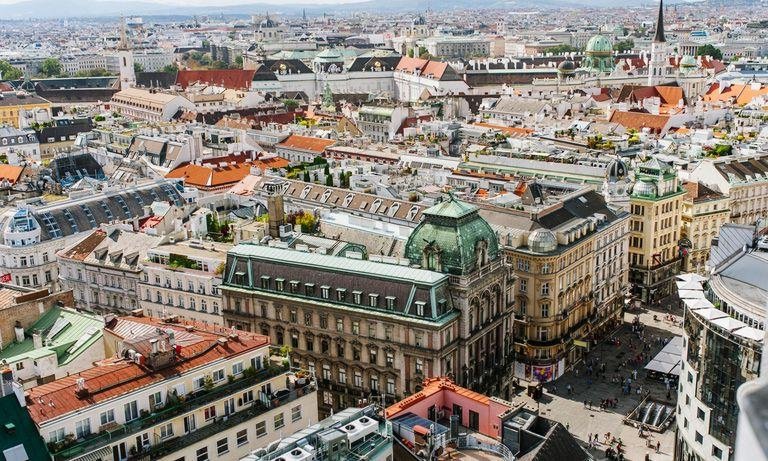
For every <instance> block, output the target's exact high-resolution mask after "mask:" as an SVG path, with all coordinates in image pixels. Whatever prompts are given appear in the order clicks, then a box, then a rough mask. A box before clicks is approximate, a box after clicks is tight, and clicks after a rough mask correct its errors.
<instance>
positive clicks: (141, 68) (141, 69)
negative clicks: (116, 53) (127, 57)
mask: <svg viewBox="0 0 768 461" xmlns="http://www.w3.org/2000/svg"><path fill="white" fill-rule="evenodd" d="M133 71H134V72H136V73H137V74H138V73H139V72H144V66H142V65H141V64H139V63H138V62H134V63H133Z"/></svg>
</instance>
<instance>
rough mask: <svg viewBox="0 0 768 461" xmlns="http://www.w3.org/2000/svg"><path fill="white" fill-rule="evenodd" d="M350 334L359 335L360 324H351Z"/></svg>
mask: <svg viewBox="0 0 768 461" xmlns="http://www.w3.org/2000/svg"><path fill="white" fill-rule="evenodd" d="M352 334H354V335H359V334H360V322H357V321H355V322H352Z"/></svg>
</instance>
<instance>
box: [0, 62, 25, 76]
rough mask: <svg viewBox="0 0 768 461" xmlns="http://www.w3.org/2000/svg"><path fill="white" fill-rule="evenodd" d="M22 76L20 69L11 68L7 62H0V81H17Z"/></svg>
mask: <svg viewBox="0 0 768 461" xmlns="http://www.w3.org/2000/svg"><path fill="white" fill-rule="evenodd" d="M23 76H24V72H22V71H21V69H17V68H16V67H13V66H12V65H11V63H9V62H8V61H0V80H18V79H20V78H21V77H23Z"/></svg>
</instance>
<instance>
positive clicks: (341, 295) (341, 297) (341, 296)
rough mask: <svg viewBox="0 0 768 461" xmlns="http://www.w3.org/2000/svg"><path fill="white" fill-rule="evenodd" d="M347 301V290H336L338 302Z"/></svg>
mask: <svg viewBox="0 0 768 461" xmlns="http://www.w3.org/2000/svg"><path fill="white" fill-rule="evenodd" d="M346 299H347V290H346V289H344V288H336V301H339V302H344V301H346Z"/></svg>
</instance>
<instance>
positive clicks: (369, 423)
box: [355, 416, 379, 439]
mask: <svg viewBox="0 0 768 461" xmlns="http://www.w3.org/2000/svg"><path fill="white" fill-rule="evenodd" d="M355 425H356V426H357V427H359V428H360V432H359V438H360V439H364V438H365V437H367V436H369V435H371V434H375V433H376V432H377V431H378V429H379V423H378V421H376V420H375V419H373V418H370V417H368V416H363V417H362V418H360V419H358V420H357V421H355Z"/></svg>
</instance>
